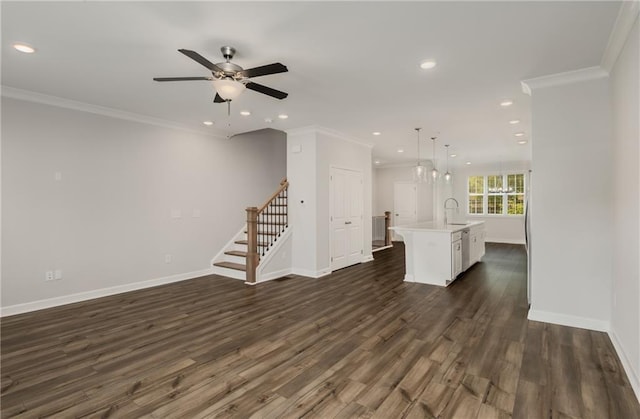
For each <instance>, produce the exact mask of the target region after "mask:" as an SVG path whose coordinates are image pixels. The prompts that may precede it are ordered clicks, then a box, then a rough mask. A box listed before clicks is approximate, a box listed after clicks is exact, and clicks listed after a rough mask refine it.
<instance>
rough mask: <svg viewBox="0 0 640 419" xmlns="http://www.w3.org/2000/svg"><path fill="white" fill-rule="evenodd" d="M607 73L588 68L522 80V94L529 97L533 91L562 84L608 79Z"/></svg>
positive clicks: (600, 69) (600, 68) (595, 68)
mask: <svg viewBox="0 0 640 419" xmlns="http://www.w3.org/2000/svg"><path fill="white" fill-rule="evenodd" d="M608 76H609V73H608V72H607V71H605V70H604V69H603V68H602V67H599V66H595V67H588V68H583V69H580V70H574V71H567V72H564V73H557V74H550V75H548V76H542V77H536V78H533V79H528V80H522V81H521V82H520V84H521V86H522V92H523V93H525V94H527V95H529V96H531V93H532V91H533V90H535V89H541V88H545V87H553V86H561V85H564V84H572V83H578V82H582V81H587V80H595V79H600V78H604V77H608Z"/></svg>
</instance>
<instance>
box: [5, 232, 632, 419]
mask: <svg viewBox="0 0 640 419" xmlns="http://www.w3.org/2000/svg"><path fill="white" fill-rule="evenodd" d="M375 257H376V260H375V261H374V262H372V263H367V264H363V265H359V266H356V267H352V268H347V269H343V270H341V271H338V272H336V273H334V274H332V275H330V276H328V277H325V278H321V279H315V280H312V279H304V278H296V277H293V278H291V279H286V280H281V281H274V282H270V283H265V284H262V285H258V286H255V287H248V286H245V285H243V284H242V282H240V281H237V280H231V279H225V278H221V277H216V276H210V277H204V278H199V279H195V280H191V281H184V282H181V283H177V284H171V285H166V286H161V287H157V288H152V289H148V290H142V291H136V292H131V293H127V294H120V295H117V296H112V297H107V298H102V299H98V300H93V301H90V302H85V303H79V304H73V305H69V306H64V307H59V308H54V309H49V310H44V311H40V312H35V313H29V314H24V315H18V316H13V317H7V318H4V319H2V330H1V331H2V390H1V391H2V395H1V400H0V401H1V402H2V408H1V409H2V410H1V412H2V417H13V416H18V417H39V416H56V417H80V416H92V417H142V416H148V417H155V418H171V417H180V418H199V417H239V418H245V417H256V418H271V417H316V418H333V417H339V418H352V417H380V418H425V417H426V418H432V417H441V418H462V419H468V418H481V419H485V418H506V417H511V416H513V417H517V418H598V419H603V418H616V419H622V418H624V419H626V418H639V417H640V406H639V405H638V403H637V401H636V399H635V397H634V395H633V392H632V390H631V387H630V385H629V383H628V381H627V378H626V376H625V374H624V372H623V370H622V367H621V365H620V362H619V360H618V358H617V357H616V355H615V352H614V349H613V347H612V345H611V343H610V341H609V339H608V337H607V335H606V334H604V333H598V332H590V331H587V330H581V329H573V328H568V327H561V326H554V325H548V324H544V323H537V322H529V321H527V320H526V314H527V303H526V296H525V281H526V280H525V270H526V269H525V263H526V257H525V254H524V250H523V248H522V247H521V246H514V245H491V244H490V245H488V246H487V254H486V256H485V258H484V261H483V262H482V263H479V264H477V265H475V266H474V267H473V268H472V269H471V270H470V271H468V272H467V273H466V274H465V275H464V276H463V277H461V278H459V279H458V280H457V281H456V282H454V283H453V284H452V285H451V286H450V287H449V288H438V287H434V286H428V285H418V284H409V283H404V282H403V281H402V278H403V274H404V257H403V248H402V245H396V246H395V247H394V248H393V249H387V250H383V251H380V252H377V253H376V254H375Z"/></svg>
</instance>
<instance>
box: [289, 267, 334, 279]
mask: <svg viewBox="0 0 640 419" xmlns="http://www.w3.org/2000/svg"><path fill="white" fill-rule="evenodd" d="M291 273H292V274H294V275H300V276H307V277H309V278H321V277H323V276H327V275H329V274H330V273H331V271H330V270H328V269H322V270H320V271H311V270H308V269H299V268H293V269H291Z"/></svg>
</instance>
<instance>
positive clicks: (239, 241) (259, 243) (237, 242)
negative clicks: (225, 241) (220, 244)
mask: <svg viewBox="0 0 640 419" xmlns="http://www.w3.org/2000/svg"><path fill="white" fill-rule="evenodd" d="M235 243H236V244H249V242H248V241H246V240H236V241H235ZM269 244H270V243H268V242H258V246H263V247H264V246H269Z"/></svg>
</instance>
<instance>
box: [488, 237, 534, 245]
mask: <svg viewBox="0 0 640 419" xmlns="http://www.w3.org/2000/svg"><path fill="white" fill-rule="evenodd" d="M484 241H485V242H487V243H505V244H525V242H524V240H522V239H520V240H518V239H501V238H495V237H487V238H486V239H484Z"/></svg>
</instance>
